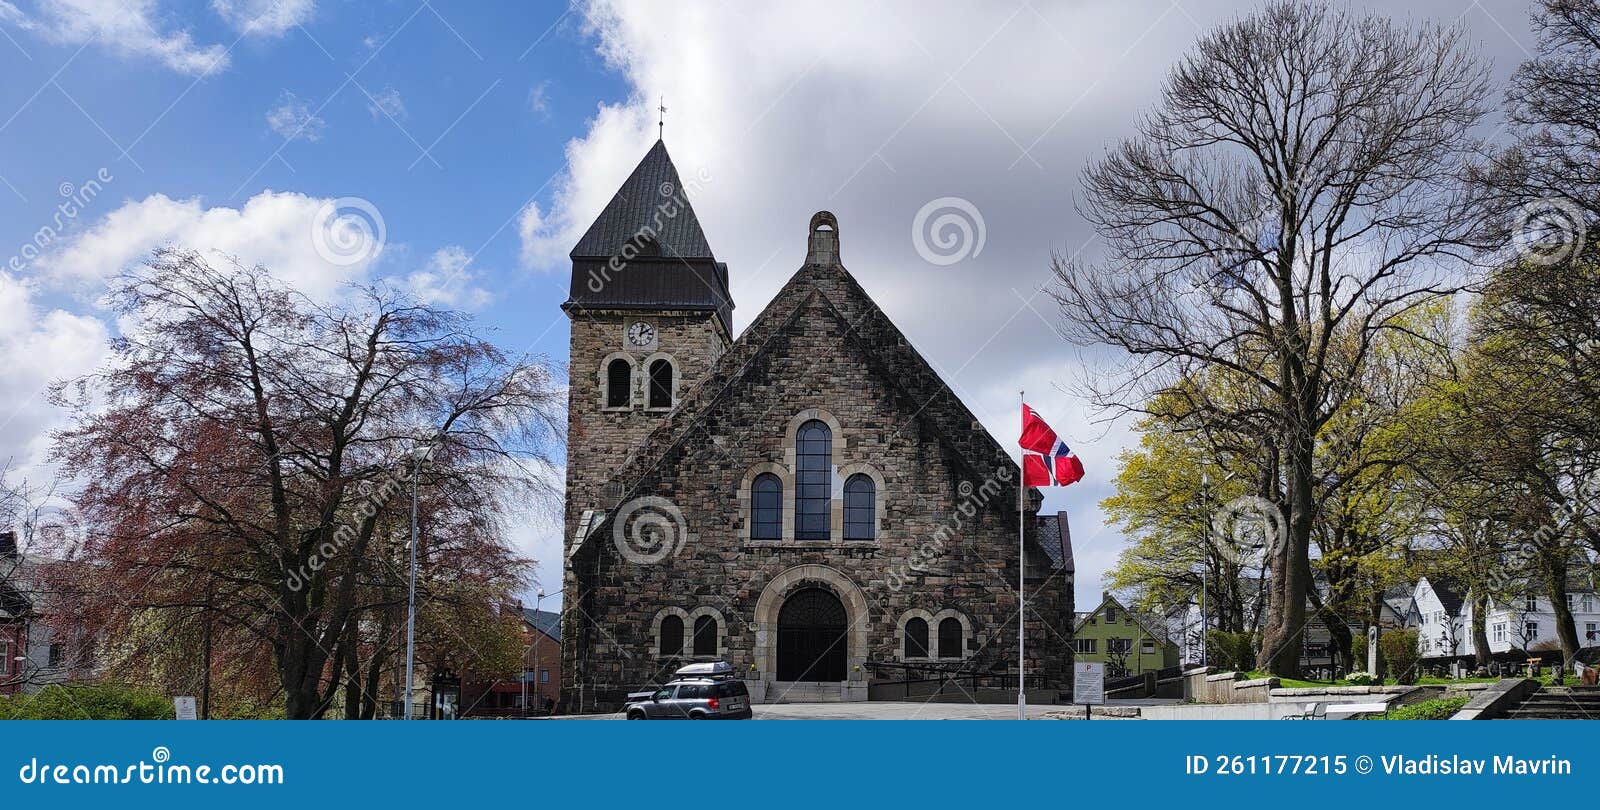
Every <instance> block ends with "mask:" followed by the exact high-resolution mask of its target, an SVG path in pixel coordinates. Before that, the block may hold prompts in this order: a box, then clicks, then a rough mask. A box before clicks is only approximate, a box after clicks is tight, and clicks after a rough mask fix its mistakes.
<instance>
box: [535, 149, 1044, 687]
mask: <svg viewBox="0 0 1600 810" xmlns="http://www.w3.org/2000/svg"><path fill="white" fill-rule="evenodd" d="M797 230H798V228H797ZM840 244H841V231H840V227H839V222H838V221H837V220H836V219H835V218H834V216H833V215H832V214H829V213H827V212H820V213H818V214H816V215H815V216H814V217H813V218H812V220H811V222H810V225H809V228H808V231H807V234H806V253H805V260H804V263H803V265H802V266H801V268H800V269H799V271H798V272H796V273H795V274H794V276H793V277H792V278H791V279H790V280H789V281H788V283H787V284H786V285H785V286H784V287H783V289H782V290H781V291H780V292H779V293H778V294H777V295H776V296H775V297H774V298H773V299H772V301H771V302H770V303H769V304H768V305H767V307H766V309H765V310H764V311H763V312H762V313H761V314H760V315H758V316H757V317H756V318H755V319H754V320H753V321H752V322H751V324H750V325H749V327H747V328H746V329H745V330H744V331H743V333H742V334H739V335H737V336H736V335H734V333H733V327H732V309H733V300H732V296H731V294H730V292H729V269H728V267H727V266H726V265H725V264H723V263H721V262H719V261H717V259H716V257H715V255H714V253H713V252H712V250H711V247H710V245H709V243H708V241H707V239H706V236H705V233H704V232H703V230H702V229H701V226H700V223H699V221H698V220H697V219H696V217H695V214H694V210H693V208H692V206H691V205H690V204H689V200H688V197H687V192H686V190H685V189H684V187H683V183H682V180H681V178H680V177H679V175H678V172H677V170H676V168H675V167H674V166H673V164H672V161H671V158H670V157H669V156H668V154H667V151H666V146H665V144H664V143H662V142H660V141H657V142H656V144H655V145H654V147H652V148H651V150H650V151H649V153H648V154H646V156H645V157H644V159H643V160H642V161H641V162H640V164H639V165H638V167H637V168H636V169H635V170H634V171H633V173H632V174H631V175H630V176H629V178H628V179H627V181H626V182H625V183H624V184H623V186H622V187H621V188H620V189H619V190H618V192H617V194H616V195H615V196H614V197H613V199H612V200H611V202H610V204H609V205H608V206H607V207H606V209H605V210H604V211H603V212H602V213H601V215H600V217H599V219H597V220H596V221H595V223H594V224H593V225H592V226H591V227H590V228H589V230H588V231H587V232H586V233H585V235H584V236H583V238H582V239H581V240H580V241H579V243H578V244H577V245H576V246H575V247H574V249H573V251H572V262H573V267H572V286H571V293H570V295H569V298H568V300H567V301H566V303H565V304H563V309H564V310H565V311H566V312H567V314H568V316H569V319H570V321H571V328H572V336H571V354H570V361H569V362H570V373H571V386H570V395H569V403H568V406H569V409H568V455H567V490H566V508H565V526H566V538H565V544H564V555H565V560H564V564H565V568H564V571H565V579H564V587H565V591H564V604H565V609H564V611H563V614H564V617H563V622H562V655H563V673H562V684H563V687H562V693H563V695H562V703H563V709H564V710H565V711H572V712H580V711H607V710H615V709H617V708H619V707H620V705H621V701H622V699H623V697H624V696H625V695H626V693H627V692H629V691H635V690H639V689H643V688H647V687H648V686H650V685H651V684H655V683H661V682H664V681H665V680H666V679H667V678H668V677H669V676H670V675H671V673H672V672H673V670H675V669H676V668H677V667H679V666H681V665H682V664H684V663H687V662H689V661H693V660H725V661H728V662H729V663H731V664H732V665H733V666H734V667H735V668H736V670H738V671H739V672H740V673H742V674H743V676H744V677H745V678H746V679H747V683H748V685H749V687H750V690H751V694H752V696H753V698H754V699H755V700H756V701H757V702H761V701H763V700H765V701H777V700H780V699H781V700H802V699H803V700H865V699H868V698H870V697H875V696H887V695H888V694H889V692H890V691H894V690H898V692H897V693H896V694H897V696H904V695H911V694H921V693H925V692H927V691H932V690H940V689H942V690H943V691H944V692H945V693H946V694H950V693H951V692H953V691H954V692H961V693H968V696H969V697H972V698H973V699H980V698H984V697H988V698H992V699H1005V698H1003V694H1004V690H1005V689H1007V687H1008V686H1009V688H1010V689H1011V691H1010V698H1009V700H1014V699H1015V686H1014V684H1015V682H1016V674H1017V667H1018V654H1017V653H1018V650H1017V645H1018V639H1017V614H1018V593H1017V587H1018V573H1019V571H1018V566H1019V565H1025V571H1024V573H1025V583H1026V584H1025V586H1024V587H1025V588H1026V592H1027V611H1026V623H1025V632H1026V635H1027V643H1026V656H1027V664H1026V666H1027V674H1028V678H1029V689H1030V700H1036V699H1039V696H1037V695H1034V694H1032V690H1034V689H1038V690H1040V692H1039V695H1053V694H1054V692H1055V690H1056V689H1063V688H1066V686H1067V681H1068V680H1069V674H1070V670H1071V655H1072V653H1071V632H1072V631H1071V628H1072V618H1073V615H1074V613H1073V582H1072V564H1071V559H1072V555H1071V547H1070V533H1069V532H1068V531H1067V530H1066V526H1065V525H1064V524H1065V516H1064V515H1059V516H1058V515H1050V516H1038V515H1037V514H1036V513H1037V510H1038V504H1039V501H1040V498H1039V494H1038V492H1037V491H1036V490H1032V489H1028V490H1026V491H1025V492H1024V493H1023V494H1022V497H1023V499H1024V502H1025V503H1026V505H1027V509H1028V516H1027V519H1026V520H1024V521H1022V528H1023V530H1024V533H1025V538H1023V540H1022V550H1025V555H1026V557H1025V561H1024V560H1020V559H1019V553H1021V551H1022V550H1019V515H1018V502H1019V486H1020V477H1019V475H1018V469H1017V465H1016V463H1015V462H1014V461H1012V460H1011V458H1010V456H1009V455H1008V454H1007V452H1006V449H1005V447H1004V446H1003V445H1002V444H1001V443H1000V442H998V441H996V440H995V439H994V438H993V437H992V436H990V435H989V434H988V433H987V432H986V431H985V430H984V429H983V428H982V427H981V426H980V425H979V423H978V420H977V419H976V417H974V416H973V414H972V413H971V412H970V411H969V410H968V409H967V408H966V406H965V405H963V404H962V403H961V401H960V400H959V399H958V398H957V397H956V396H955V395H954V394H953V393H952V392H951V391H950V389H949V388H948V387H947V386H946V385H945V384H944V383H943V381H942V380H941V379H940V378H939V376H938V375H937V374H936V373H935V372H934V371H933V370H932V368H931V367H930V366H929V365H928V364H927V362H926V361H924V360H923V358H922V357H921V355H919V354H918V353H917V351H916V349H915V348H913V347H912V346H911V345H910V343H909V342H908V341H907V340H906V338H905V336H904V335H903V334H901V333H900V331H899V330H898V329H897V328H896V327H895V326H894V324H893V323H891V322H890V321H889V319H888V318H887V317H886V316H885V315H884V313H883V311H882V310H881V309H879V308H878V306H877V305H876V304H875V303H874V302H873V300H872V298H871V297H870V296H868V294H867V293H866V291H865V290H864V289H863V288H862V286H861V285H860V284H859V283H857V281H856V279H855V278H854V277H853V276H852V275H851V274H850V273H849V272H848V271H847V270H846V269H845V267H844V265H843V264H842V262H841V260H840ZM798 248H799V239H798V234H797V239H796V253H797V254H798V253H799V249H798ZM874 685H877V687H878V688H877V689H875V688H874ZM891 685H892V686H891ZM979 692H982V693H983V694H981V695H980V694H978V693H979Z"/></svg>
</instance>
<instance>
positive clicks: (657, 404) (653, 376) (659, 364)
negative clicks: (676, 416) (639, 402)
mask: <svg viewBox="0 0 1600 810" xmlns="http://www.w3.org/2000/svg"><path fill="white" fill-rule="evenodd" d="M650 407H652V408H670V407H672V364H671V363H669V362H667V361H666V360H657V361H655V362H654V363H651V364H650Z"/></svg>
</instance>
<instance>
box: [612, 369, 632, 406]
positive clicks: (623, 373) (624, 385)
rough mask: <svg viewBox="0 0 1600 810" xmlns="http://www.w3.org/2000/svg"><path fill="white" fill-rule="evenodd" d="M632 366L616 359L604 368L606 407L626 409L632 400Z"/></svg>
mask: <svg viewBox="0 0 1600 810" xmlns="http://www.w3.org/2000/svg"><path fill="white" fill-rule="evenodd" d="M632 386H633V366H631V365H629V364H628V361H626V360H624V359H622V358H620V357H619V358H617V359H615V360H612V361H611V364H610V365H608V366H606V407H607V408H626V407H628V405H629V404H630V402H629V400H631V399H632V396H631V394H632V392H631V391H630V390H629V389H630V388H632Z"/></svg>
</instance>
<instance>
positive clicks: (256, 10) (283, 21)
mask: <svg viewBox="0 0 1600 810" xmlns="http://www.w3.org/2000/svg"><path fill="white" fill-rule="evenodd" d="M315 6H316V3H315V0H211V7H212V8H213V9H215V10H216V12H217V14H218V15H220V16H221V17H222V19H223V21H225V22H227V23H228V25H230V26H232V27H233V30H235V31H238V32H239V33H241V34H246V35H249V36H258V37H279V36H283V35H284V33H286V32H287V31H288V30H289V29H290V28H294V27H296V26H300V25H303V24H305V22H306V21H307V20H309V19H311V13H312V12H313V11H314V10H315Z"/></svg>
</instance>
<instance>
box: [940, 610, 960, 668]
mask: <svg viewBox="0 0 1600 810" xmlns="http://www.w3.org/2000/svg"><path fill="white" fill-rule="evenodd" d="M961 644H962V638H961V620H960V619H957V618H955V617H954V616H952V617H950V618H948V619H945V620H944V621H941V622H939V657H940V658H960V657H961Z"/></svg>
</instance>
